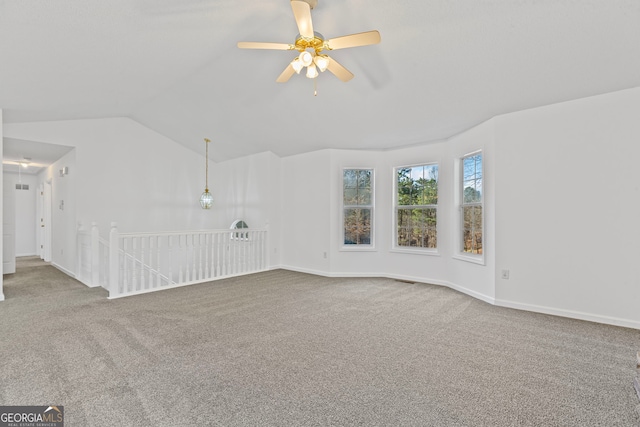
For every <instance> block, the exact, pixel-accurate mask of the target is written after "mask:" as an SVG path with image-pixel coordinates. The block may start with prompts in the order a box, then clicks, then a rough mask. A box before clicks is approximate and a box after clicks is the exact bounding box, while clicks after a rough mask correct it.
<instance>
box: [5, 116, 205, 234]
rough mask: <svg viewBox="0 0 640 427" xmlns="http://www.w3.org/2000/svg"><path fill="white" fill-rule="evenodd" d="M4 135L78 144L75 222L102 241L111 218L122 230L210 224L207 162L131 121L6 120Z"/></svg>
mask: <svg viewBox="0 0 640 427" xmlns="http://www.w3.org/2000/svg"><path fill="white" fill-rule="evenodd" d="M5 135H6V136H7V137H13V138H20V139H25V140H31V141H39V142H45V143H52V144H59V145H66V146H72V147H76V150H75V151H76V154H75V156H76V166H75V167H74V168H73V169H70V175H73V176H74V177H75V180H76V181H75V182H76V192H77V193H76V196H77V206H76V208H77V220H78V221H82V222H83V223H86V224H89V223H90V222H91V221H97V222H98V225H99V226H100V229H101V234H102V235H103V236H106V235H107V234H108V228H109V224H110V223H111V221H117V222H118V225H119V229H120V230H121V231H123V232H137V231H168V230H179V229H182V230H185V229H203V228H211V224H212V223H213V222H214V217H213V215H212V214H211V211H206V210H203V209H201V208H200V205H199V203H198V200H199V198H200V194H201V193H202V191H203V190H204V181H205V177H204V175H205V171H204V157H203V156H201V155H199V154H197V153H195V152H193V151H191V150H189V149H187V148H185V147H183V146H181V145H179V144H176V143H175V142H173V141H171V140H170V139H168V138H166V137H164V136H162V135H160V134H158V133H156V132H154V131H152V130H150V129H148V128H146V127H144V126H142V125H140V124H139V123H137V122H135V121H133V120H130V119H127V118H110V119H91V120H68V121H58V122H38V123H11V124H6V125H5ZM203 144H204V142H203ZM213 196H214V198H215V197H216V196H217V195H216V194H215V193H214V194H213ZM54 202H55V201H54ZM65 203H66V202H65ZM54 207H55V206H54Z"/></svg>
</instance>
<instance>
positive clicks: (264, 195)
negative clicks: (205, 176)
mask: <svg viewBox="0 0 640 427" xmlns="http://www.w3.org/2000/svg"><path fill="white" fill-rule="evenodd" d="M203 167H204V165H203ZM281 179H282V178H281V160H280V158H278V157H277V156H276V155H275V154H273V153H271V152H264V153H259V154H255V155H252V156H247V157H243V158H241V159H235V160H230V161H226V162H220V163H217V164H215V165H212V166H211V167H210V168H209V188H210V191H212V192H213V194H214V195H216V197H215V198H214V201H213V206H212V208H211V210H212V213H213V222H212V227H213V228H219V229H223V228H229V227H230V226H231V224H232V223H233V222H234V221H235V220H238V219H242V220H244V221H245V222H246V223H247V224H248V225H249V227H251V228H265V227H268V231H269V232H268V239H269V244H268V248H269V249H268V250H269V258H270V265H277V264H279V247H280V241H279V237H280V234H281V215H280V207H281V188H282V180H281ZM203 189H204V188H203Z"/></svg>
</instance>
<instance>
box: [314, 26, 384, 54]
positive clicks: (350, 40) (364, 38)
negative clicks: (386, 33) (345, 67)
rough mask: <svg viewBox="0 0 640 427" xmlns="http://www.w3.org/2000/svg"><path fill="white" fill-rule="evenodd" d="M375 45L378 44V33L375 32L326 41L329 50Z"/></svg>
mask: <svg viewBox="0 0 640 427" xmlns="http://www.w3.org/2000/svg"><path fill="white" fill-rule="evenodd" d="M377 43H380V33H379V32H378V31H376V30H373V31H367V32H364V33H358V34H351V35H349V36H342V37H336V38H335V39H330V40H327V44H328V45H329V49H331V50H336V49H344V48H346V47H358V46H367V45H370V44H377Z"/></svg>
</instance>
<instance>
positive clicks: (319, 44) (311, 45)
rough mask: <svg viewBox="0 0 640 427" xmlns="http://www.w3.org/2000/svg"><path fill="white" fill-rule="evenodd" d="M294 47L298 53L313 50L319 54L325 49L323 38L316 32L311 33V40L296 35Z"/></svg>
mask: <svg viewBox="0 0 640 427" xmlns="http://www.w3.org/2000/svg"><path fill="white" fill-rule="evenodd" d="M294 45H295V47H296V49H298V50H299V51H300V52H302V51H303V50H307V49H314V50H315V51H316V52H320V51H322V49H324V48H325V47H326V46H325V43H324V36H323V35H322V34H320V33H318V32H317V31H314V32H313V38H312V39H308V38H305V37H302V36H301V35H300V34H298V35H297V37H296V42H295V44H294Z"/></svg>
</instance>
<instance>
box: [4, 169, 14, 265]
mask: <svg viewBox="0 0 640 427" xmlns="http://www.w3.org/2000/svg"><path fill="white" fill-rule="evenodd" d="M2 195H3V196H2V197H3V205H2V273H3V274H11V273H15V272H16V188H15V184H14V183H13V182H12V181H9V180H8V179H5V180H4V181H3V191H2Z"/></svg>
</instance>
